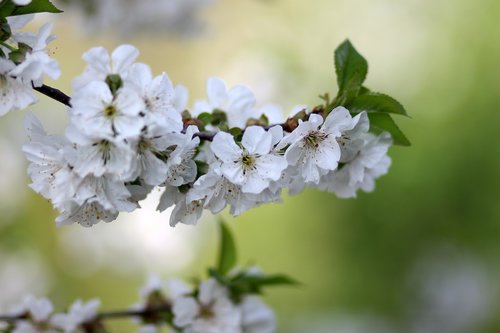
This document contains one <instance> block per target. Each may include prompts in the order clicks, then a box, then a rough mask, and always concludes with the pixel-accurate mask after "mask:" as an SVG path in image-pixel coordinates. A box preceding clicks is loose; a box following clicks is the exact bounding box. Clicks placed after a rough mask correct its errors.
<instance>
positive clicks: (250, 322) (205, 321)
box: [0, 272, 276, 333]
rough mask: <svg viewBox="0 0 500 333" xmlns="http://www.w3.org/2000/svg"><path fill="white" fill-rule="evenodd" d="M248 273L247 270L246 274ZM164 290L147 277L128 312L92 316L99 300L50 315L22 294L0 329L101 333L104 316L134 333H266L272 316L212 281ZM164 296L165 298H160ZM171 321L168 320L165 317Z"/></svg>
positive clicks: (253, 299)
mask: <svg viewBox="0 0 500 333" xmlns="http://www.w3.org/2000/svg"><path fill="white" fill-rule="evenodd" d="M248 273H249V274H250V272H248ZM167 285H168V287H167V288H164V282H163V281H162V280H161V279H160V278H158V277H157V276H151V277H150V278H149V280H148V282H147V283H146V285H145V286H144V287H143V288H142V289H141V291H140V295H141V301H140V303H138V304H135V305H133V306H131V307H130V308H129V309H128V310H121V311H113V312H103V313H98V310H99V308H100V307H101V302H100V301H99V300H98V299H92V300H90V301H88V302H82V301H81V300H77V301H75V302H74V303H73V304H72V305H71V306H70V307H69V308H68V310H67V311H66V312H61V313H54V307H53V305H52V302H51V301H50V300H49V299H47V298H36V297H33V296H31V295H30V296H26V297H25V298H24V299H23V301H22V302H21V304H19V305H17V306H14V307H13V308H11V309H10V311H8V312H7V313H5V314H4V315H1V316H0V331H2V332H3V331H4V330H5V331H8V332H12V333H98V332H99V333H102V332H108V330H107V328H106V324H105V322H104V321H105V320H106V319H107V318H117V317H123V318H127V317H128V319H131V320H133V321H134V322H136V323H137V324H138V325H139V330H138V332H139V333H159V332H161V331H162V328H164V327H165V326H167V325H168V326H170V327H171V328H174V329H175V331H176V332H179V333H272V332H274V331H275V330H276V318H275V315H274V312H273V311H272V310H271V309H270V308H269V307H268V306H267V305H266V304H264V303H263V302H262V300H261V298H260V297H259V296H256V295H255V294H247V293H245V294H242V295H239V297H238V298H237V299H236V298H234V297H232V296H233V295H231V292H230V291H229V289H228V288H227V287H225V286H223V285H221V284H219V283H218V282H217V281H216V280H215V279H213V278H210V279H206V280H204V281H202V282H200V283H199V285H197V286H195V288H194V289H193V288H191V287H189V286H188V285H187V284H186V283H184V282H183V281H181V280H177V279H175V280H169V281H168V283H167ZM167 294H168V297H167V296H165V295H167ZM167 318H171V319H167Z"/></svg>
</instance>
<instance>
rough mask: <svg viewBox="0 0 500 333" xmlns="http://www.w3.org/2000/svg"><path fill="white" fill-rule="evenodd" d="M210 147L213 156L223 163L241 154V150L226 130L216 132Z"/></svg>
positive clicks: (234, 159) (232, 160) (236, 158)
mask: <svg viewBox="0 0 500 333" xmlns="http://www.w3.org/2000/svg"><path fill="white" fill-rule="evenodd" d="M210 149H212V151H213V152H214V154H215V156H217V157H218V158H219V159H220V160H222V161H223V162H225V163H230V162H234V161H236V160H238V158H239V157H240V156H241V154H242V150H241V148H240V147H238V145H236V143H235V142H234V138H233V136H232V135H231V134H229V133H226V132H218V133H217V134H216V135H215V137H214V139H213V140H212V143H211V144H210Z"/></svg>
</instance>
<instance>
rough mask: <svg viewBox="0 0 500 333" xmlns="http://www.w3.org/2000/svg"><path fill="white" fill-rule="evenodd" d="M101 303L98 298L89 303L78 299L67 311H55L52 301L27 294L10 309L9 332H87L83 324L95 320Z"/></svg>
mask: <svg viewBox="0 0 500 333" xmlns="http://www.w3.org/2000/svg"><path fill="white" fill-rule="evenodd" d="M100 306H101V303H100V301H99V300H97V299H93V300H90V301H89V302H87V303H84V302H82V301H81V300H77V301H76V302H74V303H73V304H72V305H71V306H70V307H69V310H68V311H67V312H64V313H54V307H53V305H52V302H51V301H50V300H49V299H47V298H36V297H33V296H31V295H30V296H26V297H25V298H24V299H23V301H22V302H21V304H19V305H17V306H15V307H14V308H12V309H11V310H10V311H9V313H8V314H9V316H10V317H11V318H18V320H15V321H11V326H10V327H9V330H8V332H12V333H39V332H40V333H58V332H59V333H61V332H62V333H86V332H87V331H86V330H84V328H83V326H82V325H83V324H85V323H88V322H91V321H93V320H94V319H95V318H96V316H97V310H98V309H99V307H100Z"/></svg>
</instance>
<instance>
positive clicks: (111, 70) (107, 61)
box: [73, 44, 139, 92]
mask: <svg viewBox="0 0 500 333" xmlns="http://www.w3.org/2000/svg"><path fill="white" fill-rule="evenodd" d="M138 56H139V50H137V49H136V48H135V47H133V46H132V45H128V44H124V45H120V46H118V47H117V48H116V49H115V50H114V51H113V52H112V53H111V55H110V54H109V53H108V50H106V49H105V48H103V47H94V48H92V49H90V50H89V51H87V52H86V53H84V55H83V60H85V61H86V62H87V64H88V65H87V67H86V68H85V71H84V72H83V74H82V75H80V76H79V77H77V78H75V79H74V80H73V90H74V91H75V92H77V91H78V90H80V89H81V88H83V87H84V86H86V85H87V84H89V83H90V82H93V81H104V80H105V79H106V77H107V76H108V75H112V74H116V75H119V76H120V77H121V78H122V79H126V74H127V72H128V71H129V70H130V66H131V65H132V64H133V63H134V61H135V60H136V59H137V57H138Z"/></svg>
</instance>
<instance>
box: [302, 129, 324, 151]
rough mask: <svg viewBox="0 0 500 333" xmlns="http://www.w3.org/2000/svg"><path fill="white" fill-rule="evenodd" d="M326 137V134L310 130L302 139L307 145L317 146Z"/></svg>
mask: <svg viewBox="0 0 500 333" xmlns="http://www.w3.org/2000/svg"><path fill="white" fill-rule="evenodd" d="M327 137H328V135H327V134H325V133H323V132H319V131H314V132H310V133H309V134H307V136H306V137H305V138H304V141H305V143H306V145H307V146H308V147H311V148H318V147H319V144H320V143H321V142H323V141H324V140H325V139H326V138H327Z"/></svg>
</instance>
